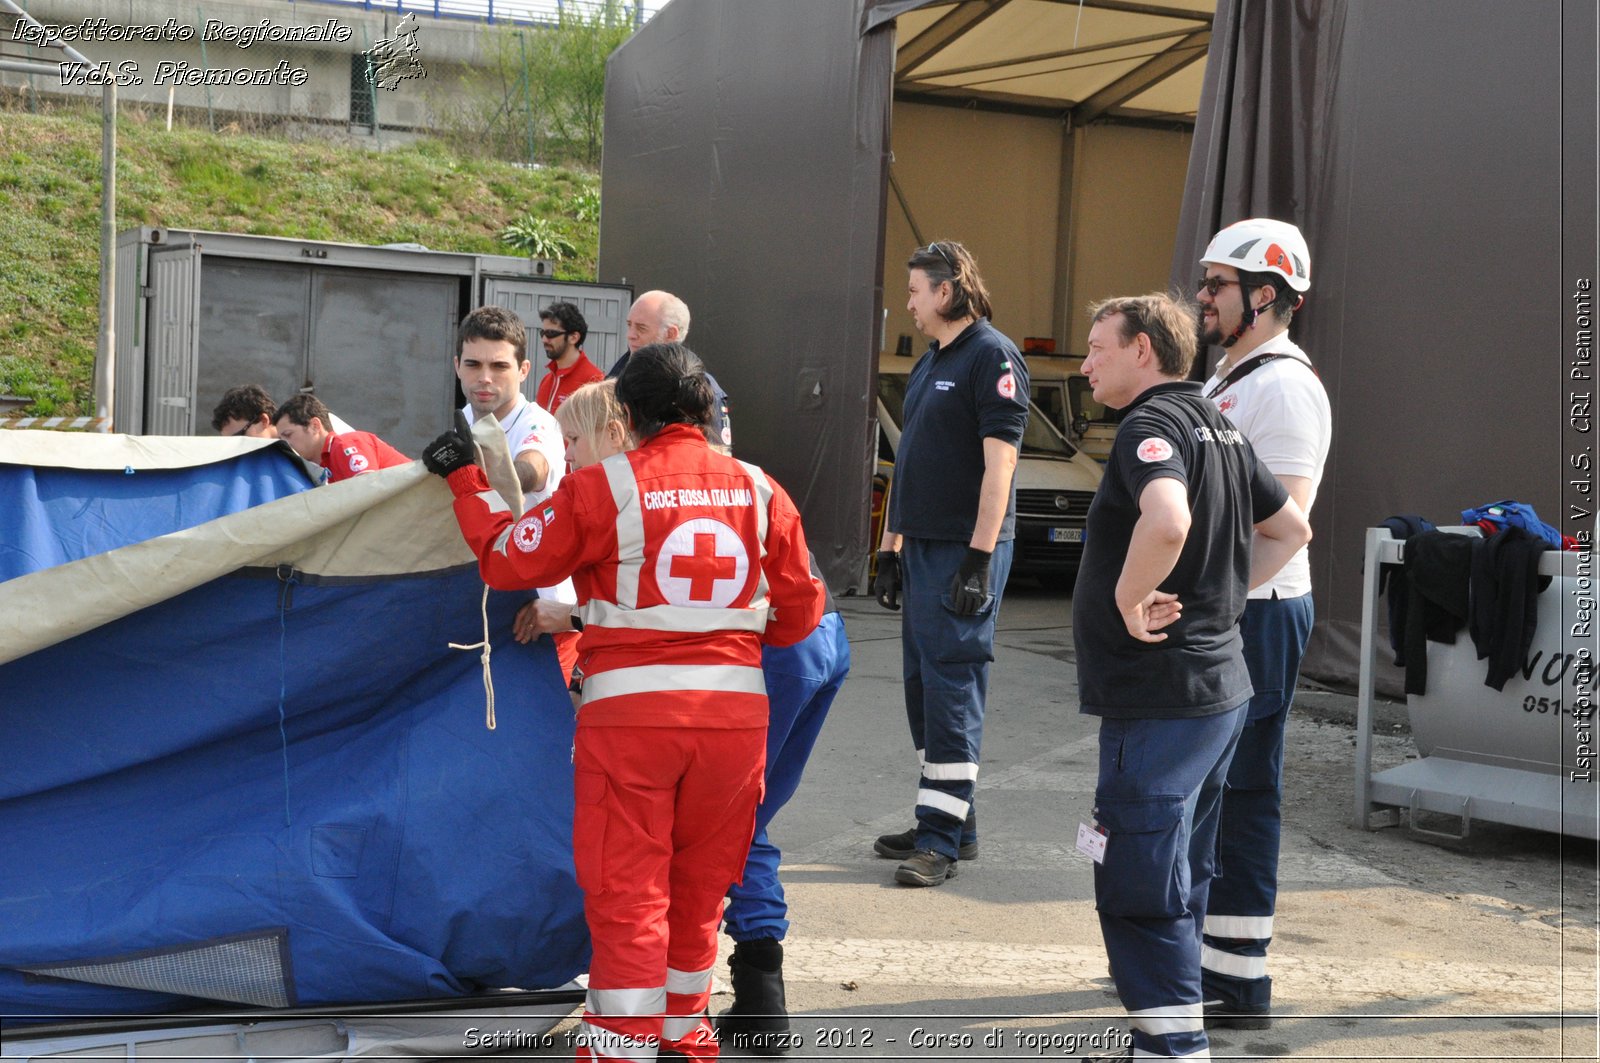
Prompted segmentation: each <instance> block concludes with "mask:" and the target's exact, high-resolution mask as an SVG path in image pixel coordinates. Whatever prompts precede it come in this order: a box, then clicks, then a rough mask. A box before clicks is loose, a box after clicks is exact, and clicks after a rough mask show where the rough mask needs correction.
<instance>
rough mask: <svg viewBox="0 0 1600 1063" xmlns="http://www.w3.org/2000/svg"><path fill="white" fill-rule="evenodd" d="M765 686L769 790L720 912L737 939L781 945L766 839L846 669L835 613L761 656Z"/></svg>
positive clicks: (784, 915) (783, 923) (774, 871)
mask: <svg viewBox="0 0 1600 1063" xmlns="http://www.w3.org/2000/svg"><path fill="white" fill-rule="evenodd" d="M761 671H762V674H763V675H765V677H766V680H767V703H768V705H770V706H771V708H770V716H769V720H768V723H767V776H766V779H767V791H766V795H765V796H764V797H762V799H761V804H759V805H757V806H756V836H755V840H754V841H752V842H751V843H750V856H749V858H748V859H747V860H746V861H745V865H744V877H743V878H742V879H741V880H740V881H739V882H736V883H734V885H733V888H732V889H730V890H728V905H727V908H726V909H724V911H723V913H722V918H723V921H724V922H725V923H726V924H727V929H728V936H729V937H731V938H732V939H733V940H734V941H759V940H761V939H762V938H771V939H773V940H776V941H782V940H783V937H784V935H785V934H786V933H788V931H789V919H788V915H789V906H788V905H787V904H786V903H785V902H784V899H783V883H782V882H780V881H778V861H779V859H780V858H781V857H782V853H780V852H779V851H778V847H777V846H776V845H773V844H772V842H771V841H770V840H769V839H768V838H767V824H769V823H771V822H772V817H773V816H775V815H777V812H778V809H780V808H782V807H783V806H784V805H785V804H786V803H788V800H789V798H791V797H793V796H794V792H795V788H796V787H798V786H799V785H800V774H801V772H803V771H804V770H805V767H806V761H807V760H808V759H809V758H810V756H811V749H812V747H813V746H815V745H816V743H817V734H818V733H819V732H820V731H821V730H822V722H823V721H824V720H825V719H827V718H828V709H829V707H831V706H832V705H833V699H834V696H835V695H837V694H838V693H839V688H840V687H842V686H844V680H845V676H846V674H847V673H849V671H850V641H849V640H848V639H847V638H846V637H845V631H844V621H843V620H842V619H841V618H840V616H839V614H838V613H827V614H824V616H823V617H822V622H821V623H819V624H818V625H817V629H816V630H815V631H813V632H812V633H811V634H810V635H808V636H806V637H805V638H804V639H801V640H800V641H799V642H797V643H796V644H795V645H793V646H768V647H767V648H766V649H764V650H762V651H761Z"/></svg>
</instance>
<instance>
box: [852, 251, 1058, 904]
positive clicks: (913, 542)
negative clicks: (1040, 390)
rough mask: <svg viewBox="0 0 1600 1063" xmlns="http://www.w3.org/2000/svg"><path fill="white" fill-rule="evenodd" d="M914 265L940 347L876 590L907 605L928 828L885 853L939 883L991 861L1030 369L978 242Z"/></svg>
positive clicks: (909, 673) (920, 823) (905, 625)
mask: <svg viewBox="0 0 1600 1063" xmlns="http://www.w3.org/2000/svg"><path fill="white" fill-rule="evenodd" d="M906 266H907V272H908V280H907V288H908V291H909V295H910V298H909V300H908V302H907V305H906V309H907V310H909V311H911V317H912V320H913V321H914V322H915V324H916V326H917V328H918V330H919V331H921V332H922V333H923V334H924V335H926V336H927V337H928V338H929V339H930V340H932V341H933V342H932V345H931V346H930V347H929V348H928V351H927V353H926V354H924V355H923V356H922V358H921V359H920V360H918V362H917V364H916V365H915V366H914V367H913V368H912V370H911V378H910V380H909V381H908V382H907V385H906V397H905V415H904V418H903V423H902V425H901V431H900V445H899V448H898V450H897V452H896V453H895V468H894V483H893V485H892V486H891V487H890V490H889V515H888V519H887V520H886V521H885V522H884V529H883V540H882V542H881V543H880V544H879V547H878V570H877V574H876V576H875V577H874V580H873V588H872V590H873V594H874V596H875V597H876V598H877V599H878V603H879V604H880V605H882V606H884V607H885V608H887V609H899V608H900V599H901V597H902V596H903V597H904V599H905V613H904V617H903V619H902V620H901V627H900V641H901V645H902V648H903V654H902V655H903V675H904V678H905V700H906V719H907V722H908V723H909V724H910V727H911V741H912V744H913V745H914V746H915V748H916V751H917V759H918V761H919V762H920V766H921V771H920V773H919V778H918V782H917V797H916V806H915V810H914V811H915V815H916V820H917V822H916V826H914V827H913V828H911V829H910V830H907V831H904V832H902V833H899V834H885V835H883V836H881V837H880V838H878V840H877V841H876V842H875V843H874V844H873V847H872V848H873V851H874V852H876V853H877V854H878V855H879V856H881V857H884V858H886V859H890V860H899V861H900V866H899V867H897V868H896V869H895V873H894V878H895V881H896V882H898V883H900V884H901V885H904V886H937V885H939V884H940V883H942V882H944V881H945V880H946V879H948V878H952V877H954V876H955V874H956V871H957V863H958V862H959V861H961V860H971V859H973V858H975V857H976V856H977V855H978V824H977V814H976V812H975V811H974V806H973V796H974V790H975V789H976V787H977V782H978V754H979V749H980V747H981V745H982V744H983V716H984V707H985V704H986V702H987V699H988V693H989V662H990V661H991V660H993V659H994V625H995V620H996V618H997V617H998V616H999V613H1000V595H1001V592H1002V591H1003V590H1004V589H1005V585H1006V576H1007V574H1008V573H1009V572H1010V570H1011V549H1012V540H1013V538H1014V537H1015V527H1016V490H1015V484H1014V482H1013V480H1014V475H1013V474H1014V473H1015V472H1016V467H1017V448H1018V447H1019V446H1020V445H1021V442H1022V433H1023V430H1024V429H1025V428H1026V427H1027V424H1028V369H1027V365H1026V364H1025V363H1024V362H1023V360H1022V356H1021V355H1020V354H1019V353H1018V352H1017V348H1016V345H1015V344H1013V343H1012V342H1011V341H1010V340H1009V339H1007V338H1006V337H1005V336H1003V335H1001V334H1000V332H999V331H998V330H997V329H996V328H995V327H994V326H993V325H991V324H989V315H990V312H991V311H990V307H989V293H988V291H987V290H986V289H985V287H984V284H983V278H981V277H980V276H979V275H978V266H977V263H976V262H975V261H974V260H973V258H972V255H971V254H970V253H968V251H967V249H966V248H964V247H962V246H961V245H960V244H958V243H956V242H954V241H950V240H941V241H936V242H934V243H932V244H929V245H928V246H927V247H925V248H918V249H917V250H916V251H915V252H914V253H913V254H912V256H911V258H910V260H909V261H908V262H907V263H906ZM902 572H903V573H904V578H903V580H902Z"/></svg>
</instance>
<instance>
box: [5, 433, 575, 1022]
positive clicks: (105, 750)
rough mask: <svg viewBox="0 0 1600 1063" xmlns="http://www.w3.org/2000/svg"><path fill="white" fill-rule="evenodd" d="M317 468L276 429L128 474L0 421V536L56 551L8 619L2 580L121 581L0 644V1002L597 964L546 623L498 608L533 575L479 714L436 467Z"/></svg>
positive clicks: (492, 974) (407, 984) (456, 553)
mask: <svg viewBox="0 0 1600 1063" xmlns="http://www.w3.org/2000/svg"><path fill="white" fill-rule="evenodd" d="M5 435H6V433H0V437H3V436H5ZM192 442H193V444H195V445H199V444H219V445H220V444H221V443H222V442H223V441H215V440H197V441H192ZM275 466H281V468H275ZM230 470H232V473H236V474H237V478H236V479H235V478H233V476H232V475H231V474H230ZM186 471H187V472H188V473H189V474H190V475H189V476H187V477H186V476H185V472H186ZM158 479H159V481H160V483H161V485H162V488H163V489H162V490H160V491H153V490H150V489H149V488H148V487H145V488H141V491H144V492H145V493H144V494H143V495H142V496H140V498H139V500H137V501H127V502H126V504H124V502H115V503H114V504H113V503H108V501H107V500H108V499H111V500H117V499H118V498H119V495H118V492H119V489H124V488H126V486H127V485H128V484H129V483H130V482H131V481H138V482H140V483H142V484H146V485H148V484H151V483H154V482H156V481H157V480H158ZM364 481H365V482H364ZM19 483H20V484H24V485H25V486H26V488H27V489H26V490H20V491H13V490H12V487H13V485H16V484H19ZM306 485H307V481H306V478H305V475H304V473H303V472H302V471H300V470H299V469H298V467H297V465H296V463H295V461H294V459H291V458H289V457H288V456H287V455H286V454H284V453H282V452H281V451H280V450H279V449H277V448H271V447H269V448H265V449H261V450H254V451H250V452H249V453H245V454H240V455H238V456H237V457H232V458H230V459H229V460H227V461H222V462H217V461H209V462H206V463H203V464H197V465H196V466H195V467H193V468H192V469H188V470H185V469H184V468H164V469H162V470H160V471H159V472H158V473H157V472H151V473H150V474H149V475H146V474H145V473H142V472H140V473H135V474H131V475H130V474H128V473H126V472H125V471H124V470H123V469H122V468H120V467H116V468H106V469H103V470H86V469H81V468H72V469H51V468H48V467H40V466H39V465H37V464H33V465H30V466H29V467H27V468H26V469H20V468H18V467H17V466H16V464H15V463H8V462H7V461H6V452H5V450H4V449H3V441H0V490H5V492H6V503H7V504H6V505H5V506H3V507H0V510H3V511H4V516H3V518H0V534H3V535H4V537H5V538H4V539H3V540H0V542H3V544H4V546H5V548H6V549H5V551H4V556H5V558H6V559H7V563H8V564H12V565H13V566H15V562H16V559H36V560H43V561H45V562H46V563H47V565H48V567H42V568H39V569H38V570H36V571H31V572H27V573H21V572H8V573H7V575H8V576H12V577H14V578H10V579H7V580H6V581H5V582H0V613H3V614H4V615H5V616H6V617H8V618H10V619H9V621H0V649H4V648H5V646H6V642H7V641H9V642H11V643H12V644H13V648H15V647H16V646H19V645H21V646H26V641H27V639H28V638H30V637H32V636H33V632H32V631H31V630H29V628H30V625H28V624H27V623H26V622H25V621H22V622H19V620H18V612H19V611H22V612H26V611H28V610H39V611H41V613H45V612H49V611H50V610H53V609H60V610H65V611H66V612H68V613H71V612H72V611H73V610H74V609H75V608H76V607H77V605H76V602H75V600H76V599H79V598H93V599H95V601H96V602H97V603H98V604H96V606H95V608H97V609H100V610H102V611H103V610H104V596H110V597H111V598H112V599H113V600H116V601H126V602H128V603H129V607H128V608H127V609H126V611H124V612H123V613H122V614H121V615H118V616H116V617H114V618H113V619H110V620H109V621H107V622H104V623H99V624H97V625H94V626H89V627H88V628H87V629H86V630H81V631H78V632H77V633H74V634H71V635H70V636H69V637H65V638H61V639H58V640H56V641H53V642H51V643H50V644H49V645H45V646H42V647H40V648H36V649H32V651H31V652H26V653H24V654H23V655H21V656H15V655H14V654H0V660H3V659H5V658H6V657H14V659H11V660H9V662H8V663H5V664H0V720H3V722H4V728H5V740H4V742H0V838H3V839H4V850H5V854H4V859H3V860H0V1014H5V1015H12V1016H15V1015H40V1016H43V1015H70V1014H84V1013H105V1012H128V1011H156V1010H174V1009H185V1008H190V1007H194V1006H195V1005H197V1004H198V1003H200V1002H204V1003H205V1004H206V1005H207V1006H213V1007H214V1006H217V1005H218V1004H219V1003H233V1004H244V1005H266V1006H286V1005H292V1004H301V1005H307V1004H318V1003H333V1002H357V1001H381V1000H396V999H410V998H422V997H446V996H451V995H459V994H462V993H466V992H472V991H476V990H481V989H484V988H490V987H503V986H517V987H521V988H526V989H533V988H545V987H551V986H557V985H561V984H563V983H566V982H568V981H569V980H570V979H571V978H572V977H573V976H574V975H575V974H577V973H579V972H581V971H582V970H583V969H584V968H585V966H586V964H587V959H588V951H587V950H588V941H587V933H586V930H585V929H584V925H583V917H582V905H581V895H580V893H579V891H578V889H577V886H576V883H575V881H574V877H573V870H572V858H571V822H572V782H571V779H572V776H571V760H570V753H571V746H572V736H573V715H572V708H571V702H570V701H569V699H568V697H567V694H566V691H565V687H564V684H563V682H562V679H561V676H560V674H559V667H558V665H557V664H556V660H555V654H554V651H553V649H552V648H551V646H550V644H549V642H548V640H541V641H540V642H538V643H535V644H533V645H531V646H522V645H519V644H517V643H516V642H515V641H513V640H512V638H511V622H512V617H513V615H514V614H515V611H516V609H517V608H518V607H520V605H521V604H522V603H523V602H524V601H526V600H527V598H528V595H526V594H502V593H499V592H492V593H490V594H489V596H488V599H487V617H488V629H489V631H490V633H491V642H492V649H493V655H492V658H491V663H492V675H493V682H494V690H495V695H496V698H495V717H496V727H495V728H494V729H493V730H490V729H489V728H487V727H486V725H485V697H486V695H485V689H484V681H483V671H482V668H481V667H480V660H479V651H478V650H477V649H473V650H470V651H466V652H463V651H462V650H459V649H451V648H449V643H452V642H454V643H458V644H471V643H475V642H477V641H479V639H480V638H481V637H482V631H483V627H484V620H483V616H482V615H481V613H480V607H481V603H482V601H483V586H482V583H481V582H480V581H479V579H478V576H477V572H476V568H475V566H474V565H472V564H471V563H470V560H467V559H468V558H470V555H468V554H466V553H465V549H464V546H463V545H462V544H461V542H460V536H459V533H454V532H453V527H452V524H453V520H451V518H450V517H449V505H448V500H449V494H448V490H447V489H445V488H444V487H443V484H442V483H440V482H439V481H438V480H437V478H435V477H431V476H427V475H426V474H424V473H422V472H421V470H420V468H419V467H405V468H402V469H394V470H384V471H383V472H382V473H374V474H370V475H368V476H364V477H358V478H356V479H355V480H352V481H349V482H348V483H347V484H338V485H333V486H331V487H324V488H317V489H315V490H307V489H306ZM124 501H125V500H124ZM369 503H370V504H369ZM408 507H409V508H408ZM325 510H326V511H329V512H332V513H334V516H332V517H326V516H325V515H324V513H323V511H325ZM230 512H234V513H235V515H234V516H232V517H228V518H227V519H226V520H216V519H215V518H220V517H223V516H224V515H225V514H228V513H230ZM86 513H89V514H93V515H94V517H93V522H94V525H95V526H94V528H93V529H92V530H91V529H78V530H76V531H74V530H71V529H68V528H65V527H64V525H70V524H71V523H72V522H73V521H74V520H75V519H77V517H78V515H81V514H86ZM352 513H353V514H354V515H353V516H351V515H350V514H352ZM418 514H423V515H424V516H425V519H419V517H418ZM146 516H147V517H148V520H145V519H142V518H143V517H146ZM441 516H442V518H443V519H442V520H440V519H439V518H440V517H441ZM298 527H303V528H304V529H305V531H306V536H307V538H308V540H311V541H313V545H312V546H310V547H308V546H307V545H306V543H305V542H302V541H300V539H299V538H297V532H296V528H298ZM446 532H451V533H453V534H454V539H453V540H451V539H450V538H449V537H448V536H447V535H446ZM14 535H15V536H17V537H18V540H13V538H12V536H14ZM19 540H20V541H26V542H28V543H32V544H38V543H46V544H54V545H51V546H50V548H48V549H44V548H40V547H38V546H37V545H33V546H29V547H28V548H26V549H12V547H14V546H16V545H17V542H18V541H19ZM268 540H271V542H270V543H269V544H268V545H265V546H264V545H262V543H263V542H265V541H268ZM241 542H243V543H246V544H247V545H246V546H244V547H241V546H239V545H238V544H239V543H241ZM135 544H138V545H135ZM329 544H332V545H329ZM390 545H394V546H395V547H396V560H395V561H394V562H393V563H392V564H391V563H387V562H386V561H385V560H383V558H382V556H381V555H382V554H383V553H384V551H385V549H387V547H388V546H390ZM239 550H244V552H245V553H246V554H248V555H249V556H251V557H252V558H254V562H253V563H247V564H242V565H241V564H236V563H235V562H236V561H237V559H238V556H240V555H238V551H239ZM107 551H109V552H107ZM230 551H234V552H233V553H230ZM152 557H154V558H155V560H154V561H153V562H152ZM375 557H376V559H375ZM213 558H215V560H213ZM63 559H65V560H63ZM208 566H210V567H208ZM211 568H215V569H216V570H217V571H216V572H214V573H213V572H212V571H211ZM374 570H377V571H374ZM391 570H392V571H391ZM151 572H154V573H157V575H156V576H150V575H149V573H151ZM174 573H181V574H182V575H183V577H184V578H176V577H175V576H174V575H173V574H174ZM161 574H165V576H163V575H161ZM201 576H204V577H205V578H201ZM152 582H155V583H170V584H173V585H176V586H179V587H182V586H186V585H188V584H193V585H192V586H190V587H189V589H186V590H182V592H181V593H177V594H176V595H175V596H170V597H162V593H161V591H160V589H155V590H152V589H151V587H150V586H149V585H150V584H151V583H152ZM141 595H142V596H143V597H142V598H141ZM144 601H148V602H149V604H141V603H142V602H144ZM48 620H49V623H50V624H58V623H59V618H57V617H54V616H51V617H49V618H48ZM7 624H9V626H6V625H7ZM80 626H81V625H80ZM51 630H54V628H51ZM66 630H73V629H72V627H71V625H70V624H69V625H68V627H67V628H66ZM35 641H37V639H35Z"/></svg>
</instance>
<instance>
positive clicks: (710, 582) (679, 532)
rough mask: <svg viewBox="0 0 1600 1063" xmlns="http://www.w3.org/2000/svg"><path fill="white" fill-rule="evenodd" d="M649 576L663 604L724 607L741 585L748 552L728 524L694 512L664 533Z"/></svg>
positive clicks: (746, 575)
mask: <svg viewBox="0 0 1600 1063" xmlns="http://www.w3.org/2000/svg"><path fill="white" fill-rule="evenodd" d="M655 576H656V584H657V585H658V586H659V587H660V588H661V596H662V597H663V598H664V599H666V601H667V603H668V604H671V605H687V606H701V607H704V606H710V607H712V608H714V609H725V608H727V607H729V606H731V605H733V603H734V601H735V600H736V599H738V597H739V595H740V594H742V593H743V592H744V590H745V584H746V583H747V582H748V581H749V576H750V555H749V552H748V550H747V549H746V547H745V544H744V542H743V540H741V539H740V538H739V533H738V532H736V531H734V530H733V529H732V528H731V527H729V526H728V525H726V524H724V523H722V522H721V521H720V520H716V519H714V518H711V517H695V518H692V519H690V520H686V521H684V522H683V523H682V524H680V525H678V526H677V527H676V528H674V529H672V531H671V532H669V533H668V534H667V537H666V539H665V540H664V541H663V542H662V543H661V552H660V553H659V554H658V555H657V556H656V562H655Z"/></svg>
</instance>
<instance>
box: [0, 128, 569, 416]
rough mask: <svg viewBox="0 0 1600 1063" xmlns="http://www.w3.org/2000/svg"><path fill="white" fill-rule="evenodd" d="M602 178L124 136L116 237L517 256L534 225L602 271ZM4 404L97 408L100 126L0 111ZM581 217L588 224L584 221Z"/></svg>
mask: <svg viewBox="0 0 1600 1063" xmlns="http://www.w3.org/2000/svg"><path fill="white" fill-rule="evenodd" d="M598 187H599V182H598V179H597V178H596V177H595V176H594V175H592V174H586V173H582V172H578V171H572V170H560V169H541V170H531V169H527V168H525V167H519V166H515V165H512V164H510V163H504V162H495V161H489V160H483V159H470V158H462V157H459V156H455V155H452V154H450V153H448V152H447V151H446V150H445V149H444V148H443V147H441V146H440V145H438V144H436V143H433V142H423V143H420V144H417V145H414V146H410V147H402V148H392V149H389V150H387V151H382V152H378V151H372V150H367V149H362V148H352V147H345V146H338V145H333V144H327V143H322V142H317V141H306V142H299V143H291V142H288V141H284V140H274V139H268V138H263V137H250V136H242V135H229V134H226V133H223V134H215V135H213V134H211V133H207V132H197V131H193V130H178V129H175V130H173V131H172V132H170V133H169V132H167V131H166V129H165V128H164V127H163V126H162V125H159V124H156V123H154V122H148V123H147V122H144V121H141V120H140V119H139V118H138V117H137V115H135V116H131V117H130V116H124V117H123V118H122V120H121V121H120V122H119V123H118V126H117V230H118V231H119V232H120V231H122V230H124V229H129V228H132V227H134V226H137V225H165V226H168V227H171V228H177V229H207V230H213V231H220V232H241V233H254V234H259V235H264V236H287V237H297V238H300V239H306V240H336V241H340V242H344V243H354V244H388V243H402V242H414V243H419V244H424V245H426V246H428V247H430V248H433V249H435V250H439V251H465V252H488V253H493V254H515V252H514V251H513V250H512V249H511V248H509V247H507V246H506V245H505V244H503V243H501V242H500V233H501V232H502V231H503V230H504V229H505V228H506V227H507V226H508V225H510V224H511V223H512V222H514V221H518V220H519V219H523V218H524V217H525V216H527V215H530V214H531V215H532V216H533V217H534V218H536V219H539V218H542V219H545V220H546V222H547V224H548V227H549V229H550V231H552V232H553V233H555V234H558V235H559V236H560V237H561V238H562V239H563V240H564V241H565V243H566V244H568V245H570V246H571V247H572V248H573V249H574V253H573V254H572V256H571V257H569V258H567V259H565V260H563V261H561V262H558V263H557V266H556V276H557V277H558V278H562V279H568V280H587V279H590V278H592V277H593V276H594V270H595V255H596V251H597V245H598V241H599V225H598V222H597V221H596V220H595V219H594V218H593V216H592V214H590V213H589V212H588V211H586V210H585V209H583V205H584V204H586V203H588V202H589V201H590V200H591V198H592V196H593V195H594V194H595V192H596V190H597V189H598ZM0 217H3V219H4V221H3V223H0V395H3V394H10V395H21V396H23V397H25V398H29V399H31V400H33V401H32V406H31V407H29V410H28V412H29V413H32V414H37V415H40V416H48V415H74V414H83V413H87V412H89V411H90V409H91V406H92V402H91V394H90V388H91V383H92V376H93V371H94V351H95V337H96V333H97V331H98V328H99V320H100V314H99V300H100V119H99V116H98V114H94V115H63V114H54V115H29V114H18V113H15V112H9V113H0ZM580 219H582V220H580Z"/></svg>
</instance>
